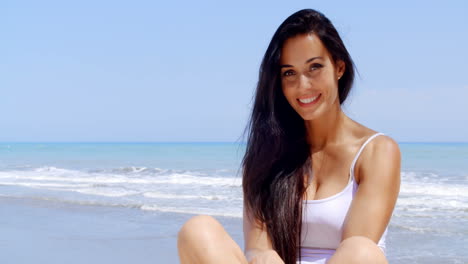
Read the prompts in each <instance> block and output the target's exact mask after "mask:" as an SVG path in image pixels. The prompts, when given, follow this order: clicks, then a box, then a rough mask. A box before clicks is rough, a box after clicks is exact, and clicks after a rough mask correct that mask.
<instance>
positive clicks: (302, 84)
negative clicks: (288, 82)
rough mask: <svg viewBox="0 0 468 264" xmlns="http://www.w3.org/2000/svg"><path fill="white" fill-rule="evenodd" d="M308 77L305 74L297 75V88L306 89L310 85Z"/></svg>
mask: <svg viewBox="0 0 468 264" xmlns="http://www.w3.org/2000/svg"><path fill="white" fill-rule="evenodd" d="M311 86H312V85H311V83H310V79H309V77H308V76H307V75H305V74H301V75H299V89H300V90H307V89H309V88H310V87H311Z"/></svg>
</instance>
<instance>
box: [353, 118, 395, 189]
mask: <svg viewBox="0 0 468 264" xmlns="http://www.w3.org/2000/svg"><path fill="white" fill-rule="evenodd" d="M379 133H380V134H379ZM376 134H379V135H378V136H375V135H376ZM355 135H356V137H357V138H358V141H359V145H361V146H363V144H364V143H365V142H366V141H367V140H369V139H370V138H371V137H372V136H374V137H373V138H372V139H371V140H370V141H369V142H367V144H366V145H365V146H364V148H363V149H362V152H361V154H360V156H359V159H358V160H357V162H356V166H355V174H356V180H357V181H358V182H359V181H360V176H362V175H363V174H364V172H368V173H367V174H372V173H373V172H375V171H376V170H378V169H379V166H378V164H386V166H387V167H392V168H395V167H398V168H399V166H400V162H401V153H400V148H399V146H398V143H397V142H396V140H395V139H393V138H392V137H391V136H389V135H387V134H386V133H385V132H380V131H376V130H373V129H371V128H368V127H365V126H363V125H360V124H359V126H358V128H357V129H356V130H355ZM380 168H382V166H380ZM370 177H372V176H370Z"/></svg>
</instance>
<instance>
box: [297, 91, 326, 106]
mask: <svg viewBox="0 0 468 264" xmlns="http://www.w3.org/2000/svg"><path fill="white" fill-rule="evenodd" d="M321 95H322V94H318V95H316V96H314V97H309V98H301V99H297V101H298V102H299V105H301V106H309V105H313V104H314V103H316V102H317V101H318V99H319V98H320V96H321Z"/></svg>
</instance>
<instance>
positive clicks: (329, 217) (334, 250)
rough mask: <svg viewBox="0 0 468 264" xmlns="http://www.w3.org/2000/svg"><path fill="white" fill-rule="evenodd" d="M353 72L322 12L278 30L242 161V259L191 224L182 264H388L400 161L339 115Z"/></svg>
mask: <svg viewBox="0 0 468 264" xmlns="http://www.w3.org/2000/svg"><path fill="white" fill-rule="evenodd" d="M353 67H354V66H353V62H352V60H351V57H350V55H349V53H348V51H347V50H346V48H345V46H344V44H343V42H342V40H341V38H340V36H339V34H338V33H337V31H336V29H335V28H334V26H333V25H332V24H331V22H330V21H329V20H328V19H327V18H326V17H325V16H324V15H323V14H321V13H320V12H317V11H315V10H310V9H306V10H301V11H298V12H296V13H295V14H293V15H291V16H290V17H288V18H287V19H286V20H285V21H284V22H283V23H282V24H281V25H280V27H279V28H278V29H277V31H276V32H275V34H274V36H273V38H272V40H271V42H270V45H269V47H268V49H267V51H266V53H265V56H264V58H263V61H262V65H261V68H260V76H259V82H258V86H257V91H256V95H255V101H254V106H253V111H252V116H251V119H250V125H249V138H248V142H247V149H246V154H245V156H244V160H243V182H242V185H243V191H244V218H243V221H244V238H245V251H244V252H245V254H244V253H243V252H242V250H241V249H240V248H239V246H238V245H237V244H236V243H235V242H234V241H233V240H232V238H231V237H230V236H229V235H228V234H227V233H226V231H225V230H224V229H223V227H222V226H221V225H220V224H219V222H217V221H216V220H215V219H214V218H212V217H210V216H196V217H194V218H192V219H190V220H189V221H188V222H187V223H185V224H184V226H183V227H182V229H181V231H180V232H179V240H178V248H179V256H180V260H181V263H191V264H193V263H256V264H260V263H265V264H267V263H268V264H275V263H287V264H294V263H303V264H306V263H307V264H309V263H316V264H318V263H328V264H336V263H346V264H350V263H359V264H363V263H372V264H376V263H387V260H386V257H385V254H384V249H385V235H386V231H387V225H388V223H389V221H390V217H391V215H392V212H393V209H394V206H395V203H396V200H397V197H398V193H399V188H400V160H401V157H400V151H399V147H398V144H397V143H396V142H395V141H394V140H393V139H391V138H390V137H388V136H386V135H384V134H383V133H377V132H376V131H374V130H372V129H369V128H367V127H365V126H363V125H361V124H359V123H357V122H356V121H354V120H352V119H350V118H349V117H347V116H346V115H345V114H344V113H343V111H342V109H341V104H343V102H344V101H345V100H346V97H347V96H348V94H349V91H350V89H351V87H352V83H353V79H354V68H353ZM369 110H371V109H369Z"/></svg>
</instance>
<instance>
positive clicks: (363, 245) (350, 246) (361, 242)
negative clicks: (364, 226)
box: [339, 236, 387, 264]
mask: <svg viewBox="0 0 468 264" xmlns="http://www.w3.org/2000/svg"><path fill="white" fill-rule="evenodd" d="M339 250H340V251H341V252H340V253H341V257H343V258H346V259H347V261H348V262H349V263H379V264H380V263H387V260H386V258H385V255H384V253H383V251H382V250H381V249H380V248H379V247H378V246H377V244H376V243H375V242H374V241H372V240H371V239H369V238H367V237H364V236H352V237H349V238H347V239H345V240H343V241H342V242H341V244H340V247H339Z"/></svg>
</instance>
